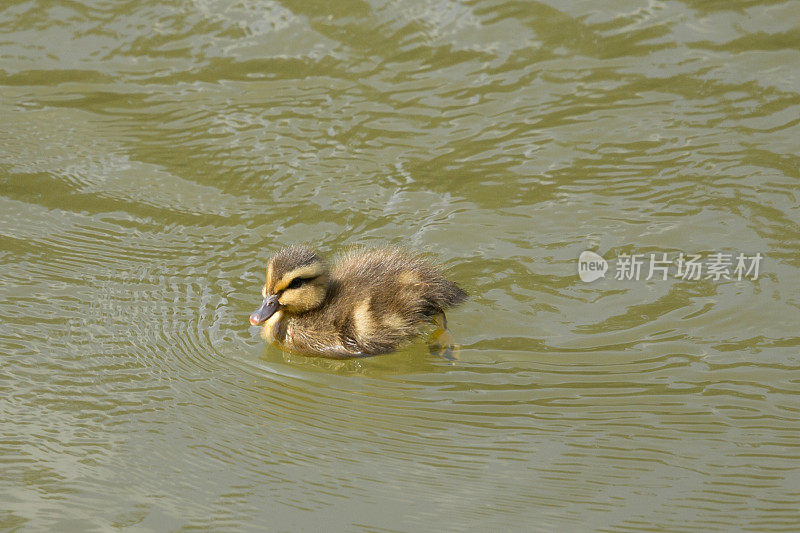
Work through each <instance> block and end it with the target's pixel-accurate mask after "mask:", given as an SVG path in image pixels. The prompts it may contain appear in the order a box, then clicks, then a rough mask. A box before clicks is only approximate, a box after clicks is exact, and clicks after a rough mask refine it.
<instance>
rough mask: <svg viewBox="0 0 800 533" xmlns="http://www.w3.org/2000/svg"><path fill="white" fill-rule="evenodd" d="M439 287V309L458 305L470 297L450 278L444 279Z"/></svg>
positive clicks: (437, 296) (437, 303)
mask: <svg viewBox="0 0 800 533" xmlns="http://www.w3.org/2000/svg"><path fill="white" fill-rule="evenodd" d="M437 288H438V290H437V294H436V305H437V306H438V307H439V309H447V308H449V307H453V306H456V305H458V304H460V303H462V302H464V301H465V300H466V299H467V298H468V297H469V296H468V295H467V293H466V292H465V291H464V289H462V288H461V287H459V286H458V285H456V284H455V283H454V282H452V281H450V280H448V279H442V280H441V282H440V283H439V287H437Z"/></svg>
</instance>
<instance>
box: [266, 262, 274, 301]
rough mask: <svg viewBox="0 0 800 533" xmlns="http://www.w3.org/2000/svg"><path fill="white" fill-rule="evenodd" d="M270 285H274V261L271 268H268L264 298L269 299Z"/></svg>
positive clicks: (270, 265)
mask: <svg viewBox="0 0 800 533" xmlns="http://www.w3.org/2000/svg"><path fill="white" fill-rule="evenodd" d="M270 285H272V261H270V263H269V266H268V267H267V284H266V285H264V298H266V297H267V289H268V288H269V286H270Z"/></svg>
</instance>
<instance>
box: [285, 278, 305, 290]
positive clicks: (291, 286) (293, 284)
mask: <svg viewBox="0 0 800 533" xmlns="http://www.w3.org/2000/svg"><path fill="white" fill-rule="evenodd" d="M304 281H305V280H304V279H303V278H294V279H293V280H292V282H291V283H290V284H289V285H287V286H286V288H287V289H296V288H297V287H299V286H300V285H302V284H303V282H304Z"/></svg>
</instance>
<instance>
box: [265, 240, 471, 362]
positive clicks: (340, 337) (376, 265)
mask: <svg viewBox="0 0 800 533" xmlns="http://www.w3.org/2000/svg"><path fill="white" fill-rule="evenodd" d="M262 294H263V296H264V302H263V303H262V304H261V307H259V308H258V309H257V310H256V311H255V312H254V313H253V314H252V315H250V323H251V324H253V325H254V326H258V325H261V324H263V327H262V331H261V334H262V337H264V338H265V339H266V340H267V341H269V342H271V343H272V344H275V345H276V346H278V347H279V348H281V349H283V350H286V351H288V352H292V353H299V354H304V355H315V356H322V357H332V358H345V357H361V356H367V355H378V354H382V353H387V352H391V351H394V350H396V349H397V348H398V347H400V346H401V345H403V344H404V343H406V342H408V341H410V340H411V339H413V338H415V337H416V336H418V335H419V334H420V333H421V329H423V326H424V325H425V324H426V323H428V322H435V323H436V324H437V325H438V326H439V330H438V331H446V319H445V316H444V311H445V309H447V308H449V307H452V306H454V305H457V304H460V303H461V302H463V301H464V300H466V298H467V294H466V293H465V292H464V291H463V290H462V289H461V287H459V286H458V285H456V284H455V283H453V282H452V281H449V280H447V279H445V278H444V277H443V275H442V273H441V272H440V271H439V269H438V268H437V267H436V266H434V265H433V264H431V263H429V262H428V261H425V260H424V259H422V258H420V257H417V256H412V255H409V254H407V253H405V252H403V251H401V250H399V249H396V248H376V249H357V250H351V251H350V252H347V253H345V254H344V255H342V256H340V257H339V258H338V259H337V260H336V261H335V262H334V264H333V267H332V268H329V266H328V264H327V263H326V262H325V261H324V260H323V259H322V258H321V257H320V256H319V254H318V253H317V252H316V251H314V250H313V249H311V248H309V247H307V246H298V245H295V246H290V247H288V248H284V249H283V250H281V251H279V252H278V253H276V254H275V255H274V256H273V257H272V259H271V260H270V262H269V265H268V267H267V280H266V283H265V284H264V288H263V290H262Z"/></svg>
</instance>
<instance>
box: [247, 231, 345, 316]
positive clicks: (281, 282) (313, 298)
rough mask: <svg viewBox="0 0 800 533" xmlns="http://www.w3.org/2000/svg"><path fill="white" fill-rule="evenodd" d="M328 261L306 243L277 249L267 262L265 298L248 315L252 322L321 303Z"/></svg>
mask: <svg viewBox="0 0 800 533" xmlns="http://www.w3.org/2000/svg"><path fill="white" fill-rule="evenodd" d="M329 281H330V274H329V269H328V265H327V264H326V263H325V262H324V261H323V260H322V259H321V258H320V257H319V255H318V254H317V252H315V251H314V250H312V249H311V248H308V247H307V246H290V247H288V248H284V249H283V250H281V251H280V252H278V253H276V254H275V255H274V256H273V257H272V259H271V260H270V262H269V266H267V282H266V283H265V284H264V288H263V290H262V294H263V296H264V302H263V303H262V304H261V307H259V308H258V309H256V311H255V312H254V313H253V314H252V315H250V323H251V324H253V325H254V326H258V325H259V324H263V323H264V322H266V321H267V320H268V319H269V317H271V316H272V315H273V314H275V313H276V312H277V311H279V310H282V311H284V312H285V313H289V314H294V315H299V314H302V313H305V312H307V311H311V310H312V309H316V308H317V307H319V306H321V305H322V302H323V301H324V300H325V296H326V295H327V293H328V282H329Z"/></svg>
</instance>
